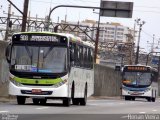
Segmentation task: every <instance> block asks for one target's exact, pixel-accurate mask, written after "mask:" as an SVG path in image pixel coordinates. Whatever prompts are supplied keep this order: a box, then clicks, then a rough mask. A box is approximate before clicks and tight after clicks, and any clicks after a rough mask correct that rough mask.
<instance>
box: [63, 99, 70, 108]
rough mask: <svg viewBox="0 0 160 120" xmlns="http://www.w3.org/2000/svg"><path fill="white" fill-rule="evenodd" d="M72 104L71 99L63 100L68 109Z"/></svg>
mask: <svg viewBox="0 0 160 120" xmlns="http://www.w3.org/2000/svg"><path fill="white" fill-rule="evenodd" d="M70 102H71V100H70V98H66V99H63V105H64V106H66V107H69V106H70V105H71V103H70Z"/></svg>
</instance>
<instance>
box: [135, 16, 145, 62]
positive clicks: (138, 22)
mask: <svg viewBox="0 0 160 120" xmlns="http://www.w3.org/2000/svg"><path fill="white" fill-rule="evenodd" d="M144 24H145V22H144V21H142V22H141V21H140V19H139V20H138V21H137V25H139V35H138V43H137V52H136V60H135V64H138V63H139V61H138V59H139V43H140V38H141V31H142V26H143V25H144Z"/></svg>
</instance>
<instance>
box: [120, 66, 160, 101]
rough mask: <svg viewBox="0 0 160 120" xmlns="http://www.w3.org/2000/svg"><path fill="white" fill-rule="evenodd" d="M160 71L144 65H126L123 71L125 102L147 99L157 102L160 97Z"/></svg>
mask: <svg viewBox="0 0 160 120" xmlns="http://www.w3.org/2000/svg"><path fill="white" fill-rule="evenodd" d="M157 80H158V71H157V69H155V68H152V67H150V66H144V65H125V66H124V67H123V70H122V96H124V98H125V100H135V98H146V99H147V100H148V101H150V102H151V101H153V102H155V99H156V97H157V96H158V83H157Z"/></svg>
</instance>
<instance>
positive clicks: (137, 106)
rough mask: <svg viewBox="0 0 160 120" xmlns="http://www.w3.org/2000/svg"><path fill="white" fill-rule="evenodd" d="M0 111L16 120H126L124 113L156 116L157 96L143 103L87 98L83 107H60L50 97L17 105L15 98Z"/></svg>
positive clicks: (0, 105)
mask: <svg viewBox="0 0 160 120" xmlns="http://www.w3.org/2000/svg"><path fill="white" fill-rule="evenodd" d="M0 114H1V115H2V116H1V118H3V119H2V120H7V119H4V118H5V117H3V116H4V115H14V116H13V117H16V115H18V116H17V117H18V118H19V119H18V120H21V119H23V120H44V119H45V120H56V119H58V120H59V119H64V118H65V119H64V120H71V118H72V119H73V120H75V119H76V120H84V119H83V117H84V118H86V119H87V120H90V119H91V120H97V119H98V120H101V119H105V120H107V118H108V119H110V120H112V119H115V120H116V119H123V120H125V119H127V120H128V115H133V114H138V115H142V114H154V115H155V114H159V115H158V116H156V117H158V118H159V119H160V99H157V100H156V102H147V101H146V100H143V99H137V100H136V101H124V100H122V99H90V100H88V103H87V105H86V106H76V105H71V106H70V107H64V106H63V105H62V104H61V101H53V100H49V101H48V102H47V104H46V105H33V104H32V102H31V100H28V101H27V103H26V104H25V105H17V104H16V101H11V102H6V103H0ZM11 117H12V116H11ZM53 118H54V119H53ZM66 118H68V119H66ZM130 119H132V117H131V118H130ZM156 119H157V118H156ZM8 120H9V119H8ZM15 120H17V119H15ZM154 120H155V119H154Z"/></svg>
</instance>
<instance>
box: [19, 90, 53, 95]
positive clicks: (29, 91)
mask: <svg viewBox="0 0 160 120" xmlns="http://www.w3.org/2000/svg"><path fill="white" fill-rule="evenodd" d="M52 92H53V91H42V92H40V93H32V91H31V90H21V93H22V94H32V95H51V94H52Z"/></svg>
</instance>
